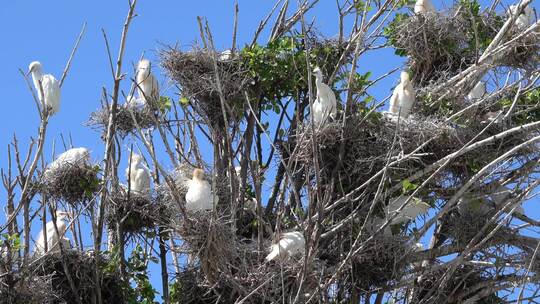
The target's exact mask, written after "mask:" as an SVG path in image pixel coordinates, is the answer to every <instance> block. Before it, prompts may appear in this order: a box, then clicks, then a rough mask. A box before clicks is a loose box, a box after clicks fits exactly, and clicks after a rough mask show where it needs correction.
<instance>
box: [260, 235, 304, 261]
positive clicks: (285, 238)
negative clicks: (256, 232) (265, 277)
mask: <svg viewBox="0 0 540 304" xmlns="http://www.w3.org/2000/svg"><path fill="white" fill-rule="evenodd" d="M305 246H306V239H305V238H304V234H303V233H302V232H300V231H291V232H285V233H282V234H281V236H280V238H279V241H278V242H277V243H276V244H272V246H271V247H270V253H269V254H268V255H267V256H266V261H272V260H275V259H276V258H277V259H279V260H283V259H286V258H288V257H291V256H294V255H297V254H304V250H305Z"/></svg>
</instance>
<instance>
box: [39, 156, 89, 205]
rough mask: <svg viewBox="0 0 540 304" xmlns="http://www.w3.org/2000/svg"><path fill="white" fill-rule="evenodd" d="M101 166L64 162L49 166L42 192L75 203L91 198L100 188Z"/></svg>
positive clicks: (45, 173) (43, 180)
mask: <svg viewBox="0 0 540 304" xmlns="http://www.w3.org/2000/svg"><path fill="white" fill-rule="evenodd" d="M98 171H99V167H96V166H91V165H89V164H87V163H82V162H76V163H64V164H61V165H59V166H57V167H55V168H52V169H51V168H47V169H46V171H45V172H44V174H43V178H42V181H41V185H40V188H41V192H42V193H43V194H46V195H47V196H49V197H50V198H51V199H53V200H64V201H65V202H67V203H69V204H72V205H75V204H77V203H83V202H86V201H88V200H91V199H92V197H93V196H94V194H95V193H96V192H97V191H98V190H99V186H100V180H99V178H98V175H97V174H98Z"/></svg>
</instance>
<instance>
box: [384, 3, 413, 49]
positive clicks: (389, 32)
mask: <svg viewBox="0 0 540 304" xmlns="http://www.w3.org/2000/svg"><path fill="white" fill-rule="evenodd" d="M409 18H410V16H409V15H408V14H404V13H397V14H396V15H395V16H394V19H393V20H392V21H391V22H390V23H389V24H388V26H387V27H385V28H384V30H383V35H384V36H385V37H386V39H387V40H386V44H387V45H388V46H393V47H394V48H395V49H396V50H395V54H396V55H398V56H402V57H404V56H407V50H405V49H403V48H400V47H399V46H398V45H397V37H396V36H397V31H398V29H399V28H400V27H401V26H402V25H403V23H405V22H406V21H407V20H408V19H409Z"/></svg>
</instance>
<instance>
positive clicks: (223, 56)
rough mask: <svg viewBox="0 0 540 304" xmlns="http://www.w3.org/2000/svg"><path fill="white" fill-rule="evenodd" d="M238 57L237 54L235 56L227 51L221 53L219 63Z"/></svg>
mask: <svg viewBox="0 0 540 304" xmlns="http://www.w3.org/2000/svg"><path fill="white" fill-rule="evenodd" d="M234 57H236V54H233V53H232V51H231V50H229V49H227V50H225V51H223V52H221V53H219V56H218V61H229V60H231V59H233V58H234Z"/></svg>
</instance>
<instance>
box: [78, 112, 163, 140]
mask: <svg viewBox="0 0 540 304" xmlns="http://www.w3.org/2000/svg"><path fill="white" fill-rule="evenodd" d="M110 113H111V111H109V109H108V108H107V107H103V108H102V109H100V110H98V111H95V112H92V113H91V114H90V119H89V120H88V122H87V124H88V125H89V126H94V127H96V128H99V129H100V130H102V131H103V133H104V135H106V133H107V127H108V125H109V115H110ZM132 114H133V115H132ZM133 118H135V120H134V119H133ZM156 119H158V121H159V118H158V117H157V116H156V113H155V111H153V110H152V109H151V108H150V107H148V106H129V105H126V104H124V105H118V106H117V111H116V120H115V122H116V132H117V133H118V134H119V135H120V136H121V137H126V136H127V135H128V134H130V133H135V134H136V133H137V131H138V128H137V126H138V127H140V128H141V129H148V128H151V127H153V126H154V123H155V120H156Z"/></svg>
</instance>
